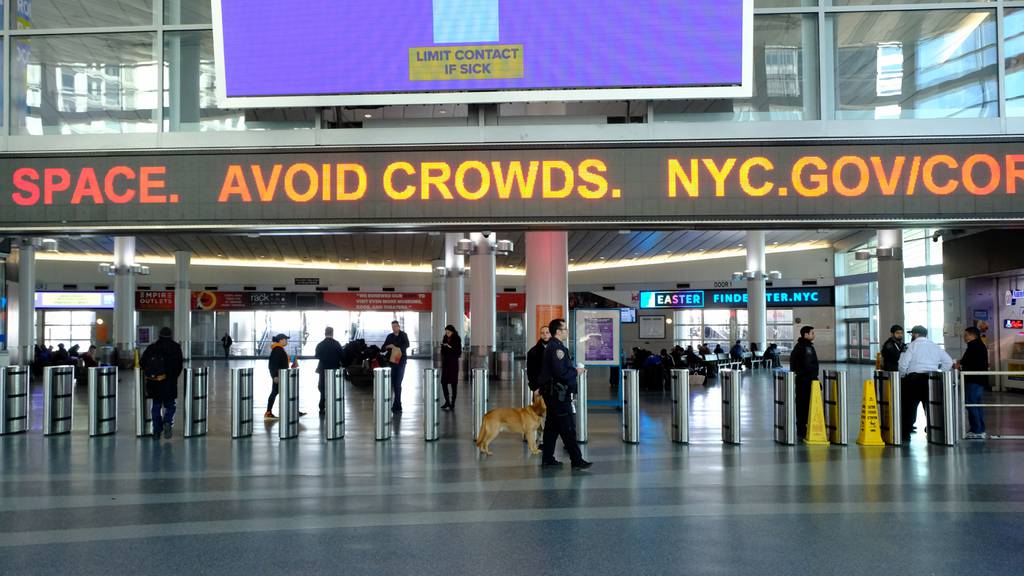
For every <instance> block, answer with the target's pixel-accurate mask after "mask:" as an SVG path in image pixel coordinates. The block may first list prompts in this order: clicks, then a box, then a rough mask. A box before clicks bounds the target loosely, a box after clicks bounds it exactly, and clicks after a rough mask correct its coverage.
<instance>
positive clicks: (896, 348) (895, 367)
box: [882, 324, 907, 372]
mask: <svg viewBox="0 0 1024 576" xmlns="http://www.w3.org/2000/svg"><path fill="white" fill-rule="evenodd" d="M889 334H890V336H889V339H888V340H886V341H885V343H884V344H882V370H885V371H886V372H898V371H899V369H900V355H902V354H903V353H904V352H906V351H907V345H906V344H904V343H903V326H900V325H899V324H893V325H892V328H889Z"/></svg>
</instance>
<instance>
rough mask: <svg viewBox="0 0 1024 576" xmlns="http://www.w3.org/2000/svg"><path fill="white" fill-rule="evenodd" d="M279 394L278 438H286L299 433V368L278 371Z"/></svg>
mask: <svg viewBox="0 0 1024 576" xmlns="http://www.w3.org/2000/svg"><path fill="white" fill-rule="evenodd" d="M278 382H279V385H278V391H279V393H280V396H281V423H280V424H279V425H278V428H277V431H278V438H280V439H281V440H288V439H289V438H295V437H297V436H298V435H299V369H298V368H283V369H281V370H280V371H279V372H278Z"/></svg>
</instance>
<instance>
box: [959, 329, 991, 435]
mask: <svg viewBox="0 0 1024 576" xmlns="http://www.w3.org/2000/svg"><path fill="white" fill-rule="evenodd" d="M964 342H966V343H967V349H966V350H964V356H963V358H961V359H960V370H962V371H964V372H986V371H987V370H988V347H987V346H985V343H984V342H982V341H981V331H980V330H978V329H977V328H976V327H974V326H968V327H967V328H965V329H964ZM987 380H988V377H987V376H964V386H965V387H966V390H964V396H965V400H966V403H967V404H981V397H982V395H983V394H984V393H985V385H986V384H987V383H988V382H987ZM967 420H968V422H969V424H970V431H969V432H968V433H967V438H973V439H984V438H987V437H988V434H987V433H986V432H985V418H984V415H983V413H982V409H981V408H968V409H967Z"/></svg>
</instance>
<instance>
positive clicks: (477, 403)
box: [470, 368, 489, 440]
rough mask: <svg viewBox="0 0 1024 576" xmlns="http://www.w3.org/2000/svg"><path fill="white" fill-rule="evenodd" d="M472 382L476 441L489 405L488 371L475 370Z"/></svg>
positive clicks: (471, 378) (474, 436)
mask: <svg viewBox="0 0 1024 576" xmlns="http://www.w3.org/2000/svg"><path fill="white" fill-rule="evenodd" d="M470 381H471V385H472V387H473V440H476V437H477V433H478V432H479V431H480V426H481V425H482V424H483V422H484V415H485V414H487V406H488V404H489V399H488V387H489V386H488V384H489V381H488V374H487V370H485V369H483V368H474V369H473V371H472V372H471V374H470Z"/></svg>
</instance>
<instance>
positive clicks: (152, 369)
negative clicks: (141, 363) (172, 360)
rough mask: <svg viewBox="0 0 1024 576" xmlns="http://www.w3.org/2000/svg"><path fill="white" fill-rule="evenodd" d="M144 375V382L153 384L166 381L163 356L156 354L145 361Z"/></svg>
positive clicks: (165, 366) (165, 367)
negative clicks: (149, 381)
mask: <svg viewBox="0 0 1024 576" xmlns="http://www.w3.org/2000/svg"><path fill="white" fill-rule="evenodd" d="M145 374H146V380H152V381H154V382H163V381H164V380H166V379H167V363H166V361H165V360H164V355H163V354H161V353H160V352H157V353H156V354H154V355H153V356H152V357H150V359H149V360H147V361H146V366H145Z"/></svg>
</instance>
